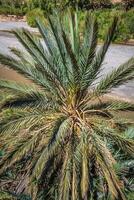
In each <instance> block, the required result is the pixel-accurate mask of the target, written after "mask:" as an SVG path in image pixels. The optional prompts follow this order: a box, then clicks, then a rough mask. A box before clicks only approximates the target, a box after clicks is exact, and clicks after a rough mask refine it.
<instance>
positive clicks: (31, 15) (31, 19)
mask: <svg viewBox="0 0 134 200" xmlns="http://www.w3.org/2000/svg"><path fill="white" fill-rule="evenodd" d="M36 18H39V19H40V20H41V21H44V20H45V17H44V12H43V11H42V10H41V9H40V8H35V9H33V10H31V11H29V12H28V13H27V15H26V19H27V23H28V25H30V26H31V27H36V21H35V19H36Z"/></svg>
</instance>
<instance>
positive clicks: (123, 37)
mask: <svg viewBox="0 0 134 200" xmlns="http://www.w3.org/2000/svg"><path fill="white" fill-rule="evenodd" d="M133 6H134V0H123V1H122V2H121V3H117V4H112V1H111V0H94V1H92V0H84V1H83V0H64V1H63V0H55V1H54V0H6V1H5V0H0V14H16V15H25V14H26V19H27V22H28V24H29V25H30V26H32V27H35V26H36V23H35V19H36V18H37V17H39V18H40V19H42V20H44V21H45V16H46V14H47V13H52V11H53V9H54V8H57V9H59V10H61V13H62V15H63V12H64V11H65V10H66V8H68V7H72V8H73V9H75V8H76V7H77V8H78V9H79V10H81V18H84V13H85V10H91V11H92V10H94V13H95V15H96V16H97V19H98V22H99V26H100V27H101V29H100V31H99V40H100V41H103V40H104V37H105V35H104V33H105V31H106V29H107V25H108V24H109V23H110V22H111V21H112V19H113V16H114V15H118V16H120V18H121V20H120V23H119V26H118V30H117V32H116V35H115V38H114V39H113V40H115V41H116V42H122V41H123V42H124V41H128V40H129V39H134V9H133V8H132V7H133ZM131 8H132V9H131ZM126 11H127V12H126ZM82 27H83V25H82V24H81V29H82ZM81 31H82V30H81Z"/></svg>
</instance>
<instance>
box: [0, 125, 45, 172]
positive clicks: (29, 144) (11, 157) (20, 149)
mask: <svg viewBox="0 0 134 200" xmlns="http://www.w3.org/2000/svg"><path fill="white" fill-rule="evenodd" d="M43 129H45V128H43ZM43 129H41V131H40V130H39V131H36V132H34V135H33V137H31V138H30V139H28V138H27V139H26V140H24V141H23V142H22V143H17V145H15V146H14V148H13V150H11V152H10V153H9V154H8V155H7V157H6V158H3V159H2V160H1V162H0V166H1V168H0V174H2V173H3V172H4V171H6V170H7V169H8V168H9V167H11V166H12V165H13V164H14V163H15V162H17V161H19V160H21V158H23V157H24V156H25V155H26V154H28V152H32V151H33V150H34V148H35V147H36V145H37V143H38V142H39V140H40V138H41V136H42V134H41V133H42V130H43Z"/></svg>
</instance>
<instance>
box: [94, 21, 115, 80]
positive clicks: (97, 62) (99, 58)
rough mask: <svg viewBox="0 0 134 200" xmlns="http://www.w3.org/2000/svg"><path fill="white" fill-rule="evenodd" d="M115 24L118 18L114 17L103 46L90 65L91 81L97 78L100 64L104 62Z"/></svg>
mask: <svg viewBox="0 0 134 200" xmlns="http://www.w3.org/2000/svg"><path fill="white" fill-rule="evenodd" d="M117 23H118V17H114V19H113V22H112V24H111V26H110V28H109V30H108V33H107V35H106V39H105V41H104V44H103V46H102V47H101V48H100V50H99V51H98V53H97V55H96V57H95V59H94V61H93V63H92V65H91V69H92V71H91V77H92V76H93V77H92V78H93V79H92V80H95V78H96V77H97V75H98V73H99V70H100V67H101V64H102V63H103V61H104V58H105V55H106V52H107V50H108V47H109V45H110V43H111V42H112V39H113V36H114V32H115V30H116V28H117Z"/></svg>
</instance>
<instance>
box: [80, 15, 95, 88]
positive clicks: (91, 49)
mask: <svg viewBox="0 0 134 200" xmlns="http://www.w3.org/2000/svg"><path fill="white" fill-rule="evenodd" d="M89 22H90V23H89ZM97 36H98V23H97V21H96V19H95V17H93V16H92V15H89V14H87V19H86V25H85V36H84V44H83V46H82V50H81V51H82V54H83V57H84V58H85V59H84V60H85V61H84V63H85V66H84V67H83V68H84V69H83V70H82V71H83V72H82V78H81V79H82V80H81V84H82V88H83V89H85V88H86V89H87V87H88V84H89V79H90V78H92V77H90V73H91V70H92V69H91V64H92V62H93V59H94V57H95V54H96V47H97Z"/></svg>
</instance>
